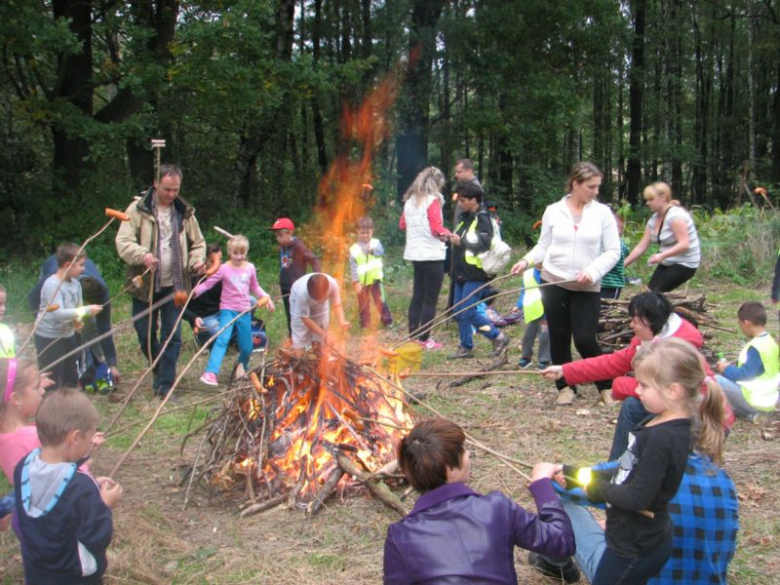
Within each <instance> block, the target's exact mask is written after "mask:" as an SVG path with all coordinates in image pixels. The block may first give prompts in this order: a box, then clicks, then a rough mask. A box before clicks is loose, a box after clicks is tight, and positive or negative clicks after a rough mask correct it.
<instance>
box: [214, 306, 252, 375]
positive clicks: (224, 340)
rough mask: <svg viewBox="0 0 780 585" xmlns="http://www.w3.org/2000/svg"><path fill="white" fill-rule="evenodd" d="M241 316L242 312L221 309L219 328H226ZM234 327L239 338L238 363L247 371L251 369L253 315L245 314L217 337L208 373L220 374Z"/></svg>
mask: <svg viewBox="0 0 780 585" xmlns="http://www.w3.org/2000/svg"><path fill="white" fill-rule="evenodd" d="M239 314H240V311H230V310H228V309H221V310H220V311H219V328H220V329H222V328H223V327H225V325H227V324H228V323H230V321H232V320H233V319H234V318H235V317H236V315H239ZM233 327H235V328H236V332H237V337H238V350H239V356H238V361H239V362H240V363H241V365H242V366H244V369H245V370H248V369H249V356H250V355H252V315H250V314H249V313H244V314H243V315H241V317H239V318H238V319H237V320H236V321H234V322H233V323H231V324H230V325H228V326H227V327H226V328H225V330H224V331H222V333H220V334H219V337H217V341H216V342H215V343H214V347H212V348H211V354H210V355H209V363H208V365H207V366H206V371H207V372H211V373H212V374H218V373H219V368H220V367H221V366H222V360H223V359H224V357H225V352H226V351H227V346H228V343H230V336H231V335H232V333H233Z"/></svg>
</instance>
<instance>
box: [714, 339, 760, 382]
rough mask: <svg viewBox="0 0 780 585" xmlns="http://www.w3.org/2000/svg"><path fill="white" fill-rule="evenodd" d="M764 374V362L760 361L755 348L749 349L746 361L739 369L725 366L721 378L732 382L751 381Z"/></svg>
mask: <svg viewBox="0 0 780 585" xmlns="http://www.w3.org/2000/svg"><path fill="white" fill-rule="evenodd" d="M763 373H764V362H762V361H761V354H760V353H758V350H757V349H756V348H755V347H749V348H748V351H747V360H745V363H744V364H742V366H741V367H739V368H738V367H737V366H727V367H726V369H725V370H723V376H724V377H726V378H728V379H729V380H731V381H732V382H739V381H740V380H752V379H753V378H757V377H758V376H760V375H761V374H763Z"/></svg>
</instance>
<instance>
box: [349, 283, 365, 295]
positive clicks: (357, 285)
mask: <svg viewBox="0 0 780 585" xmlns="http://www.w3.org/2000/svg"><path fill="white" fill-rule="evenodd" d="M352 288H353V289H355V293H356V294H360V293H362V292H363V286H362V285H361V284H360V283H359V282H353V283H352Z"/></svg>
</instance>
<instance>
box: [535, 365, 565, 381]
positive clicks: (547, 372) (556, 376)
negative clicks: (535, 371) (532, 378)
mask: <svg viewBox="0 0 780 585" xmlns="http://www.w3.org/2000/svg"><path fill="white" fill-rule="evenodd" d="M540 373H541V374H542V376H544V377H545V378H547V379H548V380H550V381H551V382H555V381H556V380H560V379H561V378H563V366H547V367H546V368H545V369H543V370H542V371H541V372H540Z"/></svg>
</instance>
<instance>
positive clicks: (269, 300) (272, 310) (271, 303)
mask: <svg viewBox="0 0 780 585" xmlns="http://www.w3.org/2000/svg"><path fill="white" fill-rule="evenodd" d="M275 310H276V305H274V302H273V301H272V300H271V297H268V311H269V312H271V313H273V312H274V311H275Z"/></svg>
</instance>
